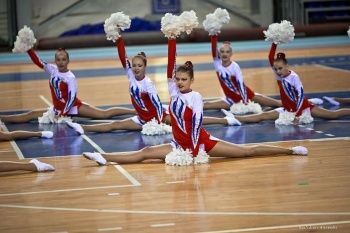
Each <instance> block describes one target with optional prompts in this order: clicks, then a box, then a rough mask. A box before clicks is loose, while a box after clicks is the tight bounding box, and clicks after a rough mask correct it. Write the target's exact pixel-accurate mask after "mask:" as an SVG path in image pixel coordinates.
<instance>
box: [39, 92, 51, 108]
mask: <svg viewBox="0 0 350 233" xmlns="http://www.w3.org/2000/svg"><path fill="white" fill-rule="evenodd" d="M39 98H40V99H41V100H42V101H44V102H45V103H46V104H47V105H48V106H49V107H52V106H53V105H52V103H51V102H50V101H49V100H48V99H46V98H45V96H43V95H39Z"/></svg>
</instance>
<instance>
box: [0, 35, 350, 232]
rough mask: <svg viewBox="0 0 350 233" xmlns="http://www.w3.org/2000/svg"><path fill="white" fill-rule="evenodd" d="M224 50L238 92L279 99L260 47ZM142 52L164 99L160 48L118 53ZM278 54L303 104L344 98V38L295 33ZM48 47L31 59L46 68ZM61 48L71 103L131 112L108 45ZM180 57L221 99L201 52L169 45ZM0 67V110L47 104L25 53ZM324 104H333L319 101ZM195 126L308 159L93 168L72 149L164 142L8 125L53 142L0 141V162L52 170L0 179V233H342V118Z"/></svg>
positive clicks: (42, 78) (347, 82) (346, 206)
mask: <svg viewBox="0 0 350 233" xmlns="http://www.w3.org/2000/svg"><path fill="white" fill-rule="evenodd" d="M232 46H233V49H234V55H233V60H235V61H236V62H237V63H238V64H239V65H240V66H241V68H242V72H243V76H244V78H245V82H246V85H247V86H249V87H250V88H251V89H253V90H254V91H255V92H259V93H262V94H266V95H269V96H272V97H275V98H278V88H277V85H276V81H275V80H274V77H273V76H272V72H271V69H270V67H269V65H268V61H267V55H268V50H269V48H270V44H269V43H268V42H260V41H250V42H232ZM140 51H144V52H146V54H147V55H148V72H147V74H148V76H149V77H150V78H151V79H152V80H153V81H154V82H155V84H156V87H157V89H158V92H159V95H160V98H161V100H162V101H163V102H164V103H167V102H168V99H169V96H168V93H167V85H166V77H165V75H166V61H167V58H166V51H167V48H166V45H158V46H142V47H140V46H130V47H127V53H128V55H129V58H132V56H134V55H135V54H136V53H137V52H140ZM278 51H283V52H285V53H286V54H287V58H289V63H290V65H291V69H293V70H294V71H296V72H297V73H298V74H299V76H300V77H301V80H302V82H303V84H304V90H305V94H306V96H307V97H308V98H313V97H318V98H322V96H324V95H327V96H338V97H349V95H350V91H349V90H350V40H349V38H348V37H347V36H338V37H322V38H304V39H298V38H297V39H295V41H293V42H292V43H290V44H289V45H284V46H280V47H279V48H278ZM54 52H55V51H46V52H38V54H39V56H40V57H41V58H42V59H44V60H46V61H49V62H52V61H53V57H54ZM69 52H70V57H71V62H70V66H69V67H70V69H71V70H72V71H73V72H74V73H75V75H76V76H77V78H78V87H79V89H78V90H79V92H78V97H79V98H80V99H81V100H83V101H85V102H88V103H90V104H91V105H95V106H98V107H101V108H107V107H110V106H130V97H129V95H128V83H127V79H126V77H125V74H124V71H123V69H122V68H121V64H120V61H119V60H118V56H117V51H116V49H115V48H113V47H109V48H98V49H97V48H96V49H77V50H70V51H69ZM186 60H191V61H192V62H193V63H194V68H195V78H196V81H195V83H194V85H193V89H195V90H196V91H199V92H200V93H201V94H202V96H203V98H204V99H216V98H220V97H221V96H222V92H221V90H220V86H219V83H218V80H217V78H216V76H215V72H214V70H213V65H212V59H211V57H210V45H209V44H208V43H203V44H178V57H177V62H178V64H181V63H183V62H185V61H186ZM0 62H1V64H0V103H1V104H0V115H2V114H12V113H20V112H23V111H28V110H30V109H38V108H45V107H48V106H49V105H50V104H51V97H50V93H49V87H48V82H47V76H46V75H45V73H44V72H42V71H41V70H39V68H37V67H36V66H35V65H33V64H32V63H31V62H30V59H29V57H28V56H27V55H26V54H23V55H21V54H0ZM323 107H325V108H328V109H335V108H334V106H331V105H330V104H328V103H324V105H323ZM343 107H350V106H349V105H341V106H340V108H343ZM205 115H209V116H221V117H222V116H223V115H222V114H221V113H220V111H216V110H215V111H205ZM125 117H129V116H125ZM122 118H123V117H116V118H115V119H122ZM115 119H114V120H115ZM74 120H75V121H77V122H83V123H88V124H89V123H96V122H101V121H96V120H92V119H83V118H75V119H74ZM109 120H111V119H109ZM106 121H108V119H107V120H106ZM205 128H206V129H207V130H208V131H209V132H210V133H211V134H213V135H214V136H216V137H219V138H221V139H224V140H227V141H231V142H234V143H239V144H243V143H246V144H255V143H261V142H264V143H268V144H271V145H281V146H285V147H291V146H296V145H302V146H306V147H307V148H308V149H309V155H308V156H266V157H259V158H244V159H214V160H212V161H211V162H210V163H209V164H205V165H196V166H186V167H173V166H166V165H165V164H164V163H162V162H159V161H147V162H144V163H140V164H128V165H118V164H110V165H108V166H97V165H96V164H95V163H93V162H91V161H89V160H86V159H84V158H83V157H82V156H81V153H82V152H84V151H105V152H112V151H129V150H135V149H140V148H142V147H144V146H147V145H156V144H160V143H166V142H169V141H170V140H171V135H168V136H144V135H141V133H140V132H128V131H114V132H111V133H104V134H102V133H87V134H86V135H84V136H79V135H77V134H76V133H75V132H74V131H73V130H72V129H70V128H68V127H67V126H66V125H39V124H38V122H36V121H34V122H30V123H25V124H7V123H6V124H5V125H3V130H9V131H13V130H19V129H21V130H35V131H36V130H52V131H53V132H54V138H53V139H52V140H51V139H27V140H18V141H12V142H0V160H1V161H7V160H10V161H18V160H23V161H29V160H30V159H31V158H39V159H40V161H43V162H47V163H50V164H52V165H53V166H55V168H56V171H55V172H47V173H28V172H21V171H16V172H7V173H2V174H0V187H1V188H0V211H1V220H0V231H1V232H16V233H17V232H162V233H163V232H212V233H214V232H215V233H219V232H285V233H289V232H290V233H291V232H337V233H338V232H344V233H345V232H349V231H350V196H349V194H350V170H349V167H350V160H349V155H350V140H349V139H350V117H344V118H341V119H338V120H329V121H327V120H323V119H317V118H316V119H315V121H314V122H313V123H312V124H310V125H306V126H280V127H278V126H275V124H274V122H273V121H266V122H261V123H256V124H243V125H242V126H240V127H238V126H231V127H227V126H221V125H208V126H205Z"/></svg>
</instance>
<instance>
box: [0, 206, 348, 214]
mask: <svg viewBox="0 0 350 233" xmlns="http://www.w3.org/2000/svg"><path fill="white" fill-rule="evenodd" d="M0 207H3V208H16V209H40V210H57V211H73V212H101V213H123V214H163V215H164V214H176V215H216V216H219V215H222V216H350V212H290V213H288V212H191V211H188V212H184V211H146V210H111V209H86V208H62V207H46V206H23V205H10V204H0Z"/></svg>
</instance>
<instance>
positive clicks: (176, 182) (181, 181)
mask: <svg viewBox="0 0 350 233" xmlns="http://www.w3.org/2000/svg"><path fill="white" fill-rule="evenodd" d="M165 183H166V184H178V183H185V181H184V180H179V181H169V182H165Z"/></svg>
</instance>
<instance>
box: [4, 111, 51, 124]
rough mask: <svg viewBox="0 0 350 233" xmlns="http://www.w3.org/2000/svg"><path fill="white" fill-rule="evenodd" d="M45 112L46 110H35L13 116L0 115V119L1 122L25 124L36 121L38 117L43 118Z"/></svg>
mask: <svg viewBox="0 0 350 233" xmlns="http://www.w3.org/2000/svg"><path fill="white" fill-rule="evenodd" d="M45 112H47V109H46V108H45V109H36V110H32V111H29V112H25V113H21V114H14V115H1V116H0V119H1V120H2V121H3V122H8V123H26V122H29V121H34V120H38V117H41V116H43V114H44V113H45Z"/></svg>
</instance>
